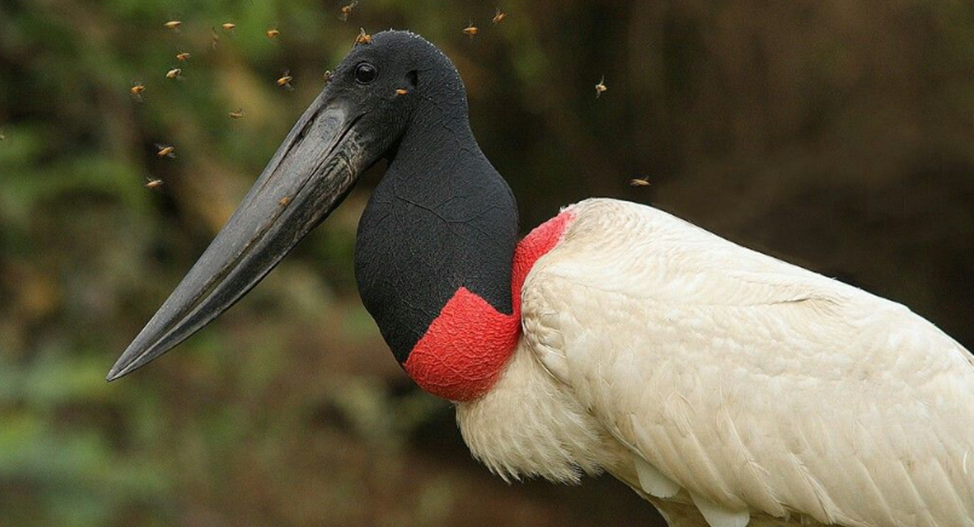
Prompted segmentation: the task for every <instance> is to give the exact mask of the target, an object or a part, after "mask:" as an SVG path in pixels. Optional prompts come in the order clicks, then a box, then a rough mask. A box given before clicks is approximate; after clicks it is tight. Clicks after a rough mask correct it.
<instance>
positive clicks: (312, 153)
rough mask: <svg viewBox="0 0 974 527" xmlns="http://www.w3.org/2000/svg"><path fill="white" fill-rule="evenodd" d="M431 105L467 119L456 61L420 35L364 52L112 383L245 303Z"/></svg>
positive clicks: (302, 125)
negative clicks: (247, 296) (247, 297)
mask: <svg viewBox="0 0 974 527" xmlns="http://www.w3.org/2000/svg"><path fill="white" fill-rule="evenodd" d="M430 107H437V108H442V107H453V108H455V109H456V111H458V112H462V113H463V114H464V116H465V114H466V98H465V94H464V88H463V84H462V82H461V81H460V77H459V75H458V74H457V71H456V69H455V68H454V67H453V64H452V63H451V62H450V60H449V59H448V58H447V57H446V56H445V55H443V53H442V52H440V51H439V50H438V49H437V48H436V47H434V46H433V45H432V44H430V43H429V42H427V41H426V40H424V39H422V38H421V37H419V36H418V35H415V34H412V33H408V32H402V31H385V32H382V33H379V34H376V35H374V36H373V37H372V39H371V42H370V43H363V44H358V45H356V46H355V47H354V48H353V49H352V50H351V52H350V53H349V54H348V56H347V57H346V58H345V59H344V60H343V61H342V63H341V64H340V65H339V66H338V68H337V69H336V70H335V72H334V73H333V75H332V79H331V81H330V82H329V84H328V85H327V86H326V87H325V89H324V90H323V91H322V93H321V94H320V95H319V96H318V97H317V98H316V99H315V101H314V102H313V103H312V104H311V106H310V107H309V108H308V110H307V111H305V113H304V115H302V117H301V118H300V120H298V122H297V124H296V125H295V126H294V128H293V129H292V130H291V132H290V133H289V134H288V136H287V138H286V139H285V140H284V143H283V144H282V145H281V146H280V148H279V149H278V151H277V153H276V154H275V155H274V157H273V158H272V159H271V161H270V163H268V165H267V167H266V168H265V169H264V172H263V174H262V175H261V176H260V178H258V180H257V182H256V183H255V184H254V186H253V187H252V188H251V189H250V192H248V193H247V196H246V197H245V198H244V200H243V202H242V203H241V204H240V206H239V207H238V209H237V211H236V212H234V214H233V216H231V218H230V220H229V221H228V222H227V224H226V225H225V226H224V227H223V229H222V230H221V231H220V233H219V234H218V235H217V236H216V238H215V239H214V240H213V242H212V243H211V244H210V246H209V247H208V248H207V250H206V251H205V252H204V253H203V255H202V256H201V257H200V259H199V261H197V262H196V264H195V265H194V266H193V268H192V269H190V271H189V273H188V274H187V275H186V277H185V278H183V280H182V282H180V284H179V285H178V286H177V287H176V290H175V291H173V293H172V294H171V295H170V297H169V298H168V299H167V300H166V302H165V303H164V304H163V305H162V307H161V308H160V309H159V311H158V312H156V314H155V315H154V316H153V317H152V319H151V320H150V321H149V323H148V324H147V325H146V326H145V328H143V329H142V331H141V332H140V333H139V335H138V336H137V337H136V339H135V340H134V341H133V342H132V344H130V345H129V347H128V349H126V350H125V352H124V353H123V354H122V356H121V358H119V360H118V362H116V364H115V366H114V367H113V368H112V369H111V372H110V373H109V375H108V379H109V380H113V379H116V378H118V377H121V376H123V375H126V374H128V373H130V372H132V371H134V370H136V369H138V368H140V367H142V366H144V365H145V364H147V363H149V362H150V361H152V360H153V359H155V358H157V357H159V356H160V355H162V354H163V353H165V352H166V351H168V350H170V349H172V348H173V347H174V346H176V345H177V344H179V343H180V342H182V341H183V340H185V339H186V338H187V337H189V336H190V335H192V334H193V333H195V332H196V331H198V330H200V329H201V328H203V326H205V325H206V324H208V323H209V322H210V321H212V320H213V319H215V318H216V317H217V316H219V315H220V314H221V313H223V312H224V311H225V310H226V309H228V308H229V307H230V306H232V305H233V304H234V303H235V302H237V301H238V300H240V298H242V297H243V296H244V295H245V294H246V293H247V292H248V291H250V289H251V288H253V287H254V286H255V285H256V284H257V283H258V282H259V281H260V280H261V279H262V278H263V277H264V276H265V275H266V274H267V273H268V272H270V270H271V269H273V268H274V266H275V265H277V264H278V263H279V262H280V261H281V259H283V258H284V256H286V255H287V254H288V252H289V251H290V250H291V249H292V248H293V247H294V246H295V245H296V244H297V243H298V242H299V241H300V240H301V239H302V238H303V237H304V236H305V235H306V234H307V233H308V232H310V231H311V230H312V229H313V228H314V227H315V226H317V225H318V224H319V223H320V222H321V221H323V220H324V219H325V218H326V217H327V216H328V215H329V214H330V213H331V211H332V210H334V209H335V208H336V207H337V206H338V205H339V204H340V203H341V201H342V200H343V199H344V197H345V196H346V194H347V193H348V191H349V190H350V189H351V188H352V186H353V185H354V183H355V181H356V180H357V178H358V177H359V175H361V174H362V172H364V171H365V170H366V169H368V168H369V167H370V166H371V165H373V164H374V163H376V162H377V161H378V160H379V159H382V158H384V157H393V156H395V155H396V153H397V151H398V148H399V146H400V143H401V142H402V139H403V137H404V135H405V134H406V132H407V131H408V130H409V129H410V127H411V123H412V122H413V121H414V120H415V119H416V118H417V116H419V115H420V114H423V113H424V112H427V111H428V110H429V108H430Z"/></svg>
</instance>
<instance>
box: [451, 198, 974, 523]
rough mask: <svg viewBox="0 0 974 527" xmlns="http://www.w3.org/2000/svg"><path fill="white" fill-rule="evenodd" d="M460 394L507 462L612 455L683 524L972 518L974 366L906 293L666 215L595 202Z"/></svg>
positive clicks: (469, 415)
mask: <svg viewBox="0 0 974 527" xmlns="http://www.w3.org/2000/svg"><path fill="white" fill-rule="evenodd" d="M569 210H570V211H571V213H572V214H573V216H574V221H573V223H571V225H570V226H569V227H568V229H567V230H566V232H565V234H564V237H563V239H562V241H561V243H560V244H559V245H558V246H556V247H555V249H553V250H552V251H551V252H549V253H548V254H546V255H545V256H543V257H542V258H541V259H540V260H539V261H538V262H537V264H535V266H534V268H533V269H532V271H531V272H530V274H529V275H528V277H527V280H526V282H525V285H524V289H523V291H522V299H521V301H522V311H523V318H522V323H523V328H524V335H523V336H522V337H521V341H520V343H519V345H518V348H517V350H516V351H515V354H514V357H513V358H512V359H511V361H510V363H509V364H508V366H507V369H506V370H505V372H504V374H503V376H502V378H501V379H500V381H499V382H498V384H497V385H496V386H495V387H494V388H493V389H492V390H491V391H490V392H489V393H488V394H487V395H486V396H484V397H482V398H480V399H478V400H476V401H472V402H469V403H459V404H458V407H457V410H458V413H457V418H458V421H459V423H460V427H461V430H462V432H463V435H464V439H465V440H466V442H467V444H468V445H469V447H470V448H471V451H472V452H473V453H474V455H475V456H476V457H477V458H478V459H480V460H482V461H483V462H484V463H485V464H486V465H487V466H488V467H490V468H491V469H492V470H494V471H495V472H497V473H499V474H501V475H502V476H504V477H507V478H510V477H519V476H521V475H525V476H534V475H538V476H543V477H547V478H549V479H553V480H556V481H568V482H571V481H575V480H577V478H578V473H579V470H581V471H585V472H590V473H594V472H597V471H598V470H600V469H604V470H606V471H608V472H610V473H611V474H613V475H614V476H616V477H618V478H619V479H621V480H623V481H624V482H626V483H627V484H629V485H630V486H631V487H633V488H634V489H636V490H637V492H640V494H642V495H643V496H644V497H646V498H647V499H649V500H650V501H651V502H653V504H654V505H656V506H657V507H658V508H659V509H660V510H661V512H662V513H663V514H664V516H665V517H666V518H667V519H668V521H669V522H670V524H671V525H672V526H685V527H690V526H693V527H697V526H701V527H703V526H707V525H709V526H710V527H743V526H745V525H750V526H752V527H760V526H764V525H768V526H771V525H776V526H777V525H817V524H822V525H839V526H844V527H971V526H974V519H972V517H974V459H969V458H971V457H974V454H972V451H974V362H972V358H971V355H970V354H969V353H968V352H967V351H966V350H964V349H963V347H961V346H960V345H959V344H958V343H957V342H955V341H954V340H952V339H951V338H950V337H948V336H947V335H945V334H944V333H943V332H941V331H940V330H939V329H937V328H936V327H935V326H933V325H932V324H930V323H929V322H927V321H926V320H924V319H923V318H921V317H919V316H917V315H915V314H913V313H912V312H910V311H909V310H908V309H907V308H905V307H903V306H902V305H899V304H896V303H893V302H890V301H888V300H884V299H882V298H879V297H876V296H874V295H871V294H869V293H866V292H864V291H861V290H859V289H856V288H853V287H851V286H848V285H845V284H842V283H840V282H838V281H835V280H831V279H828V278H825V277H823V276H820V275H818V274H815V273H812V272H809V271H807V270H804V269H801V268H799V267H796V266H793V265H790V264H787V263H784V262H782V261H779V260H777V259H774V258H771V257H769V256H766V255H762V254H760V253H757V252H754V251H751V250H748V249H745V248H742V247H740V246H738V245H735V244H733V243H731V242H728V241H726V240H724V239H722V238H720V237H718V236H715V235H713V234H711V233H708V232H706V231H704V230H702V229H700V228H698V227H695V226H693V225H691V224H689V223H686V222H684V221H682V220H680V219H677V218H675V217H673V216H671V215H669V214H666V213H664V212H661V211H659V210H656V209H653V208H650V207H646V206H642V205H636V204H632V203H626V202H621V201H615V200H603V199H593V200H588V201H584V202H581V203H579V204H576V205H574V206H572V207H570V209H569Z"/></svg>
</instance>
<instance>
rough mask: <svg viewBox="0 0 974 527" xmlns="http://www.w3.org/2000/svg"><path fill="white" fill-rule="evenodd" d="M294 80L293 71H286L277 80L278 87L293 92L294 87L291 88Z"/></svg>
mask: <svg viewBox="0 0 974 527" xmlns="http://www.w3.org/2000/svg"><path fill="white" fill-rule="evenodd" d="M293 80H294V77H292V76H291V71H290V70H284V73H283V74H282V75H281V76H280V77H279V78H278V79H277V85H278V87H281V88H284V89H285V90H288V91H292V90H294V87H293V86H291V81H293Z"/></svg>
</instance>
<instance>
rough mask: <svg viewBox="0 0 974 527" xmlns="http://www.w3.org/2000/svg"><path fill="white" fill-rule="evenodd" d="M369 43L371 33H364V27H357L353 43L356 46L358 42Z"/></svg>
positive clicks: (370, 41)
mask: <svg viewBox="0 0 974 527" xmlns="http://www.w3.org/2000/svg"><path fill="white" fill-rule="evenodd" d="M371 43H372V35H370V34H368V33H366V32H365V28H364V27H362V28H359V33H358V36H357V37H355V45H356V46H358V45H359V44H371Z"/></svg>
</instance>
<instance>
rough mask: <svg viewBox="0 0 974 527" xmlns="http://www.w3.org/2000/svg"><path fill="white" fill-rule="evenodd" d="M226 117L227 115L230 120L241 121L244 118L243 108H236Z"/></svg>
mask: <svg viewBox="0 0 974 527" xmlns="http://www.w3.org/2000/svg"><path fill="white" fill-rule="evenodd" d="M227 115H229V116H230V118H231V119H241V118H243V116H244V112H243V108H237V109H236V110H234V111H232V112H230V113H229V114H227Z"/></svg>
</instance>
